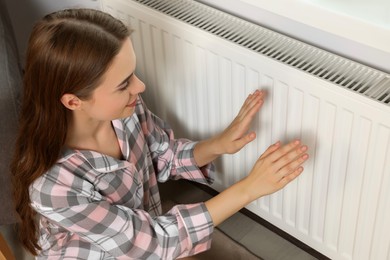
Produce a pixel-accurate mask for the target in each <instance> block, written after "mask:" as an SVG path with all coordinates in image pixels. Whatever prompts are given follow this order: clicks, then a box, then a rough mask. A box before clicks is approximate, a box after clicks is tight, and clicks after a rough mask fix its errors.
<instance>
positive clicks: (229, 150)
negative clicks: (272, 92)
mask: <svg viewBox="0 0 390 260" xmlns="http://www.w3.org/2000/svg"><path fill="white" fill-rule="evenodd" d="M264 96H265V94H264V92H262V91H259V90H256V91H255V92H254V93H253V94H250V95H249V96H248V97H247V99H246V100H245V102H244V104H243V105H242V107H241V109H240V111H239V112H238V115H237V116H236V117H235V118H234V120H233V121H232V123H231V124H230V125H229V126H228V127H227V128H226V129H225V130H224V131H223V132H222V133H221V134H219V135H218V136H217V137H215V141H216V145H217V147H219V149H220V154H233V153H236V152H238V151H240V150H241V149H242V148H243V147H244V146H245V145H246V144H248V143H250V142H251V141H253V140H254V139H255V138H256V133H255V132H253V131H251V132H248V130H249V127H250V125H251V123H252V121H253V119H254V117H255V115H256V114H257V112H258V111H259V110H260V107H261V106H262V104H263V103H264Z"/></svg>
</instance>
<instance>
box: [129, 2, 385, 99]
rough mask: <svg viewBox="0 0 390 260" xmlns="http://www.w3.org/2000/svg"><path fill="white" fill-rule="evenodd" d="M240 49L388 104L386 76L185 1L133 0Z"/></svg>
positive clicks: (246, 22) (380, 72) (254, 25)
mask: <svg viewBox="0 0 390 260" xmlns="http://www.w3.org/2000/svg"><path fill="white" fill-rule="evenodd" d="M135 1H136V2H139V3H141V4H144V5H146V6H148V7H151V8H153V9H154V10H157V11H160V12H162V13H165V14H167V15H169V16H171V17H174V18H176V19H178V20H181V21H183V22H186V23H188V24H191V25H193V26H195V27H198V28H199V29H202V30H204V31H207V32H209V33H211V34H213V35H216V36H218V37H221V38H223V39H225V40H228V41H230V42H233V43H235V44H238V45H240V46H242V47H244V48H247V49H250V50H252V51H254V52H257V53H260V54H262V55H265V56H267V57H269V58H271V59H274V60H277V61H280V62H282V63H284V64H287V65H289V66H292V67H294V68H296V69H299V70H301V71H305V72H307V73H310V74H312V75H314V76H316V77H319V78H321V79H324V80H326V81H329V82H332V83H334V84H336V85H338V86H341V87H344V88H346V89H350V90H352V91H354V92H356V93H359V94H362V95H365V96H367V97H369V98H371V99H374V100H376V101H378V102H381V103H385V104H389V105H390V75H388V74H386V73H384V72H382V71H379V70H375V69H373V68H371V67H367V66H364V65H362V64H360V63H357V62H354V61H352V60H349V59H346V58H343V57H340V56H337V55H335V54H333V53H330V52H327V51H324V50H322V49H319V48H316V47H314V46H312V45H308V44H306V43H303V42H301V41H298V40H296V39H292V38H290V37H287V36H284V35H282V34H279V33H276V32H274V31H271V30H268V29H266V28H264V27H261V26H259V25H256V24H253V23H250V22H248V21H244V20H242V19H239V18H237V17H234V16H232V15H229V14H227V13H224V12H221V11H219V10H216V9H212V8H208V7H207V6H205V5H203V4H200V3H197V2H195V1H188V0H170V1H164V0H135Z"/></svg>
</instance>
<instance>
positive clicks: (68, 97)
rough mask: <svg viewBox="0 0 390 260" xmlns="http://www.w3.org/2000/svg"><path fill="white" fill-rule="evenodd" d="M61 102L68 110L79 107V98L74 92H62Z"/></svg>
mask: <svg viewBox="0 0 390 260" xmlns="http://www.w3.org/2000/svg"><path fill="white" fill-rule="evenodd" d="M61 103H62V104H63V105H64V106H65V107H66V108H67V109H70V110H78V109H80V107H81V100H80V99H79V98H78V97H77V96H76V95H74V94H64V95H63V96H62V97H61Z"/></svg>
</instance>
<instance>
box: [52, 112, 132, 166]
mask: <svg viewBox="0 0 390 260" xmlns="http://www.w3.org/2000/svg"><path fill="white" fill-rule="evenodd" d="M112 125H113V127H114V130H115V133H116V136H117V139H118V142H119V146H120V149H121V151H122V155H123V157H124V160H118V159H116V158H113V157H111V156H107V155H104V154H101V153H99V152H96V151H90V150H75V149H70V148H64V149H63V150H62V152H61V156H60V158H59V160H58V161H57V163H60V164H64V163H66V162H68V161H69V160H70V159H71V158H72V157H73V156H80V157H81V158H83V159H84V160H85V161H86V162H88V164H89V165H90V166H91V167H92V168H94V169H95V170H96V171H99V172H112V171H116V170H118V169H121V168H125V167H127V164H126V163H127V160H128V158H129V152H130V149H129V144H128V142H127V139H128V138H127V133H126V131H125V128H124V123H123V120H122V119H117V120H113V121H112Z"/></svg>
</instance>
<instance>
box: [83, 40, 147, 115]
mask: <svg viewBox="0 0 390 260" xmlns="http://www.w3.org/2000/svg"><path fill="white" fill-rule="evenodd" d="M135 66H136V57H135V53H134V50H133V45H132V43H131V41H130V39H129V38H127V39H126V40H125V41H124V43H123V45H122V48H121V50H120V52H119V53H118V54H117V56H115V58H114V60H113V62H112V64H111V66H110V67H109V68H108V70H107V72H106V73H105V74H104V76H103V81H102V83H101V84H100V85H99V86H98V87H97V88H96V89H95V90H94V92H93V94H92V97H91V99H89V100H86V101H83V110H84V111H85V112H86V113H87V114H88V116H89V117H90V118H91V119H96V120H101V121H105V120H113V119H118V118H124V117H128V116H130V115H132V114H133V112H134V109H135V105H136V102H137V97H138V94H140V93H142V92H143V91H144V90H145V84H144V83H143V82H142V81H141V80H139V79H138V78H137V76H136V75H135V74H134V70H135Z"/></svg>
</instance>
